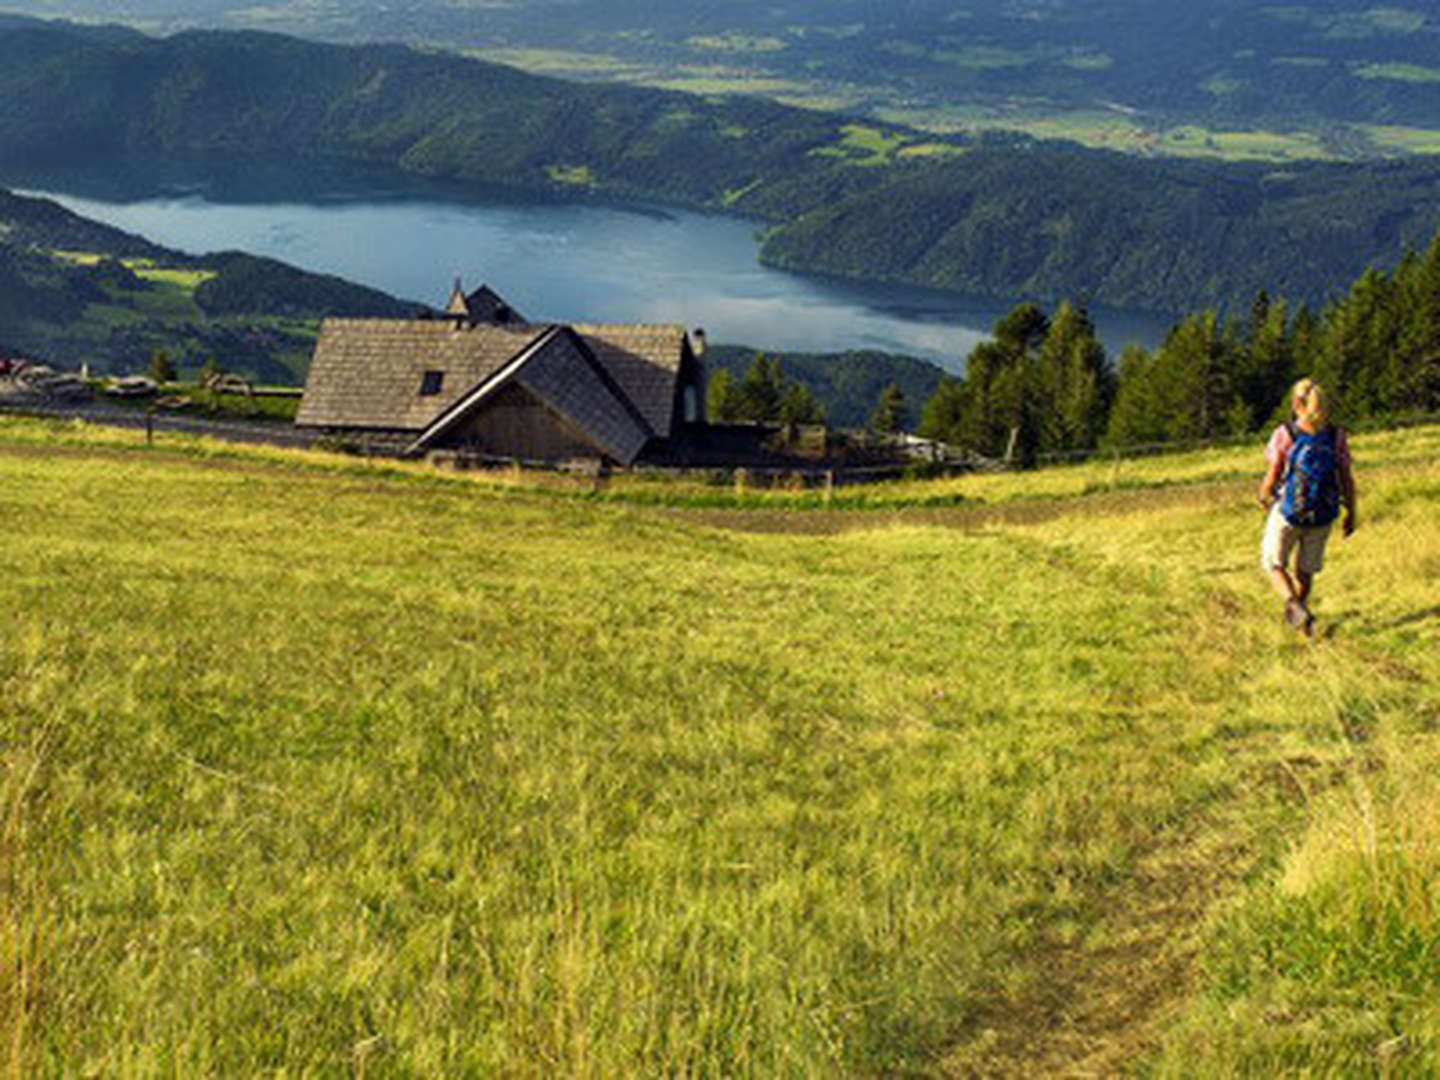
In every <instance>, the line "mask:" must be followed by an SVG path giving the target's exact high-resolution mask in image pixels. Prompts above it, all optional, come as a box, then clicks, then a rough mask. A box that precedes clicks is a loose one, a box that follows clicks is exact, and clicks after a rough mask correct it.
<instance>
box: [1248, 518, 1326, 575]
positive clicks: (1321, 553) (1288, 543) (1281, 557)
mask: <svg viewBox="0 0 1440 1080" xmlns="http://www.w3.org/2000/svg"><path fill="white" fill-rule="evenodd" d="M1334 524H1335V523H1334V522H1330V523H1329V524H1327V525H1291V524H1290V522H1288V521H1286V520H1285V515H1284V514H1282V513H1281V512H1280V504H1279V503H1278V502H1277V503H1276V504H1275V505H1274V506H1272V507H1271V508H1270V516H1269V518H1267V519H1266V521H1265V539H1264V540H1262V541H1261V542H1260V566H1261V568H1262V569H1264V570H1265V571H1266V573H1269V572H1270V571H1271V570H1274V569H1276V568H1277V567H1280V568H1284V567H1285V566H1286V565H1287V564H1288V563H1289V562H1290V555H1291V553H1292V552H1293V551H1295V549H1296V548H1299V549H1300V554H1299V555H1298V556H1297V557H1296V559H1295V569H1296V570H1298V571H1299V572H1300V573H1302V574H1316V573H1319V572H1320V569H1321V567H1323V566H1324V565H1325V541H1327V540H1329V539H1330V530H1331V529H1332V528H1334Z"/></svg>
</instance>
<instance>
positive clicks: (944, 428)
mask: <svg viewBox="0 0 1440 1080" xmlns="http://www.w3.org/2000/svg"><path fill="white" fill-rule="evenodd" d="M965 398H966V390H965V384H964V383H963V382H961V381H960V380H959V379H957V378H955V376H953V375H942V376H940V381H939V382H938V383H936V384H935V390H934V392H933V393H931V395H930V396H929V397H928V398H926V399H925V404H924V405H923V406H922V407H921V409H920V424H919V426H918V427H917V428H916V432H917V433H918V434H919V435H922V436H923V437H925V438H927V439H939V440H940V441H941V442H948V443H956V444H959V443H962V442H963V441H964V438H963V436H962V434H961V420H962V415H963V413H964V410H965Z"/></svg>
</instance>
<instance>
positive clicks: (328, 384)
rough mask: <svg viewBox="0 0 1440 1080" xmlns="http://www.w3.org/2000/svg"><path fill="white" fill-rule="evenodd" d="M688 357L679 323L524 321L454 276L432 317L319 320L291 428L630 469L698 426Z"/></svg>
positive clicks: (697, 381)
mask: <svg viewBox="0 0 1440 1080" xmlns="http://www.w3.org/2000/svg"><path fill="white" fill-rule="evenodd" d="M702 350H703V346H700V345H699V344H698V341H697V342H696V343H692V341H691V338H690V335H688V334H687V333H686V332H685V329H684V328H683V327H680V326H633V325H608V324H578V323H577V324H574V325H562V324H556V323H531V322H529V321H527V320H526V319H525V318H524V317H523V316H521V315H520V314H519V313H518V312H517V311H515V309H514V308H512V307H511V306H510V305H509V304H507V303H506V302H505V301H504V300H503V299H501V298H500V297H499V296H498V295H497V294H496V293H494V292H493V291H492V290H490V289H489V288H487V287H482V288H481V289H479V290H477V291H475V292H473V293H470V294H469V295H466V294H465V293H464V292H463V291H462V290H461V288H460V286H459V283H458V282H457V283H456V287H455V289H454V290H453V291H452V293H451V296H450V301H449V303H448V304H447V305H446V308H445V310H444V312H443V313H429V312H426V313H422V314H421V315H420V316H417V317H416V318H413V319H353V318H332V319H326V320H325V321H324V323H323V324H322V325H321V328H320V339H319V341H318V342H317V344H316V346H315V354H314V359H313V360H312V362H311V365H310V374H309V377H308V379H307V381H306V384H305V393H304V396H303V398H302V399H301V402H300V409H299V412H298V414H297V415H296V418H295V422H296V424H297V425H299V426H302V427H309V428H313V429H317V430H320V431H324V432H328V433H335V434H341V433H343V434H346V435H357V436H364V437H368V438H372V439H375V440H378V441H380V442H382V443H384V444H387V445H390V446H392V447H394V448H395V449H397V450H399V451H401V452H402V453H404V454H407V455H420V454H424V453H427V452H429V451H432V450H452V451H460V452H465V453H470V454H474V455H476V456H478V457H489V458H508V459H516V460H527V461H549V462H553V461H563V460H568V459H575V458H592V459H593V458H601V459H603V460H606V461H610V462H613V463H616V464H620V465H630V464H633V463H635V462H636V461H640V460H644V459H645V458H647V457H673V451H674V446H675V445H676V444H677V443H679V442H683V441H684V436H685V433H686V432H687V431H688V430H691V429H693V427H694V426H696V425H701V424H703V423H704V408H703V402H704V400H705V395H704V370H703V368H702V366H701V363H700V357H699V355H698V354H699V352H700V351H702Z"/></svg>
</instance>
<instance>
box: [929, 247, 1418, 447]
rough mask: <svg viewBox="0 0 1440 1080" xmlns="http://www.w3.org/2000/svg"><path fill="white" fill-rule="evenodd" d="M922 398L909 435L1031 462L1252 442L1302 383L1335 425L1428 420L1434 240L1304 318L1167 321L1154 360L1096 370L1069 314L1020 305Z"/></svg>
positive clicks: (1288, 311)
mask: <svg viewBox="0 0 1440 1080" xmlns="http://www.w3.org/2000/svg"><path fill="white" fill-rule="evenodd" d="M993 334H994V336H993V339H992V340H987V341H983V342H981V343H980V344H979V345H977V346H976V347H975V348H974V350H972V352H971V353H970V355H969V358H968V360H967V363H966V369H965V375H964V376H963V377H960V378H957V377H954V376H946V377H945V378H943V379H942V380H941V381H940V384H939V385H938V386H937V387H936V389H935V392H934V393H933V394H931V396H930V397H929V398H928V399H927V400H926V402H925V404H924V407H923V409H922V410H921V414H920V423H919V433H920V434H921V435H924V436H926V437H929V438H935V439H940V440H943V441H944V442H947V443H950V444H952V445H955V446H959V447H962V448H965V449H967V450H971V451H973V452H975V453H979V454H982V455H985V456H989V457H1009V458H1011V459H1012V460H1015V461H1018V462H1020V463H1022V464H1033V463H1035V462H1036V461H1037V460H1039V459H1040V458H1041V457H1042V456H1046V455H1054V454H1065V453H1067V452H1074V451H1086V450H1093V449H1096V448H1101V447H1121V446H1134V445H1139V444H1149V443H1165V442H1189V441H1196V440H1205V439H1214V438H1220V437H1225V436H1236V435H1244V434H1248V433H1252V432H1256V431H1258V430H1260V429H1262V428H1263V427H1265V426H1267V425H1269V424H1272V423H1274V422H1276V421H1277V420H1278V419H1282V418H1283V417H1284V415H1285V414H1284V409H1285V407H1286V388H1287V387H1288V386H1289V385H1290V384H1291V383H1292V382H1293V381H1294V380H1296V379H1298V378H1300V377H1302V376H1310V377H1312V378H1315V379H1317V380H1319V382H1320V383H1321V384H1322V385H1323V386H1324V387H1325V388H1326V390H1327V391H1329V393H1330V396H1331V400H1332V403H1333V407H1332V414H1333V416H1334V418H1335V419H1336V420H1338V421H1339V422H1342V423H1346V424H1356V423H1366V422H1375V421H1381V420H1386V419H1394V418H1399V417H1403V416H1406V415H1426V414H1430V413H1434V412H1436V411H1440V233H1437V234H1436V237H1435V239H1434V240H1432V241H1431V243H1430V245H1429V247H1428V248H1427V249H1426V250H1425V251H1423V252H1415V251H1412V252H1410V253H1408V254H1406V255H1405V256H1404V258H1402V259H1401V260H1400V262H1399V263H1398V264H1397V265H1396V266H1395V267H1394V269H1393V270H1388V271H1387V270H1382V269H1378V268H1374V267H1372V268H1370V269H1368V270H1366V271H1365V272H1364V273H1363V274H1361V275H1360V277H1359V278H1358V279H1356V281H1355V282H1354V284H1353V285H1352V286H1351V288H1350V290H1349V292H1348V293H1346V294H1345V295H1343V296H1340V297H1337V298H1336V299H1334V300H1332V301H1331V302H1330V303H1328V304H1327V305H1325V306H1324V307H1323V308H1322V309H1320V310H1318V311H1315V310H1312V309H1311V308H1309V307H1308V306H1306V305H1304V304H1300V305H1294V304H1291V303H1289V302H1287V301H1286V300H1285V299H1283V298H1278V297H1274V298H1272V297H1271V296H1269V295H1268V294H1267V293H1265V292H1261V293H1259V294H1258V295H1257V296H1256V297H1255V299H1254V301H1253V302H1252V303H1251V305H1250V308H1249V311H1248V312H1245V313H1243V314H1242V315H1237V314H1234V313H1222V312H1221V311H1219V310H1217V309H1214V308H1212V309H1208V310H1204V311H1199V312H1194V313H1192V314H1189V315H1187V316H1185V317H1184V318H1182V319H1181V320H1180V321H1179V322H1177V323H1176V324H1175V325H1174V326H1173V327H1172V328H1171V330H1170V331H1169V333H1168V334H1167V335H1166V337H1165V340H1164V342H1163V343H1162V344H1161V345H1160V346H1159V347H1158V348H1156V349H1154V350H1147V349H1143V348H1140V347H1139V346H1129V347H1127V348H1126V349H1125V350H1124V351H1123V352H1122V353H1121V355H1120V358H1119V361H1118V363H1115V364H1111V363H1109V362H1108V360H1107V357H1106V355H1105V351H1104V349H1103V347H1102V346H1101V345H1100V342H1099V341H1098V339H1097V338H1096V336H1095V327H1094V324H1093V323H1092V322H1091V320H1090V317H1089V315H1088V313H1087V312H1086V310H1085V308H1084V306H1083V305H1081V304H1076V303H1073V302H1069V301H1066V302H1062V303H1060V304H1059V305H1058V306H1057V307H1056V308H1055V309H1054V311H1053V312H1052V313H1051V314H1049V315H1046V313H1045V312H1044V311H1043V310H1042V309H1041V308H1040V307H1039V306H1038V305H1036V304H1032V303H1026V304H1021V305H1019V306H1017V307H1016V308H1014V309H1013V310H1012V311H1010V313H1009V314H1007V315H1006V316H1004V317H1003V318H1002V319H1000V320H999V321H998V322H997V323H996V324H995V326H994V329H993Z"/></svg>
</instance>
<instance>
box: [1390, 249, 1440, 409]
mask: <svg viewBox="0 0 1440 1080" xmlns="http://www.w3.org/2000/svg"><path fill="white" fill-rule="evenodd" d="M1396 277H1397V292H1398V294H1399V301H1400V304H1399V306H1400V310H1401V311H1402V312H1403V313H1404V317H1403V320H1401V321H1400V323H1399V325H1398V326H1397V327H1396V335H1395V351H1394V353H1393V354H1392V356H1391V358H1390V363H1389V364H1383V365H1382V370H1381V371H1380V372H1379V373H1378V376H1377V379H1376V397H1377V399H1379V400H1381V401H1383V402H1384V406H1385V410H1386V411H1388V412H1409V411H1420V412H1434V411H1436V410H1440V231H1437V232H1436V234H1435V237H1434V239H1432V240H1431V241H1430V246H1429V247H1428V248H1426V250H1425V253H1424V255H1422V256H1420V257H1419V258H1416V259H1413V260H1407V262H1406V263H1402V264H1401V267H1400V269H1399V270H1397V272H1396Z"/></svg>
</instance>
